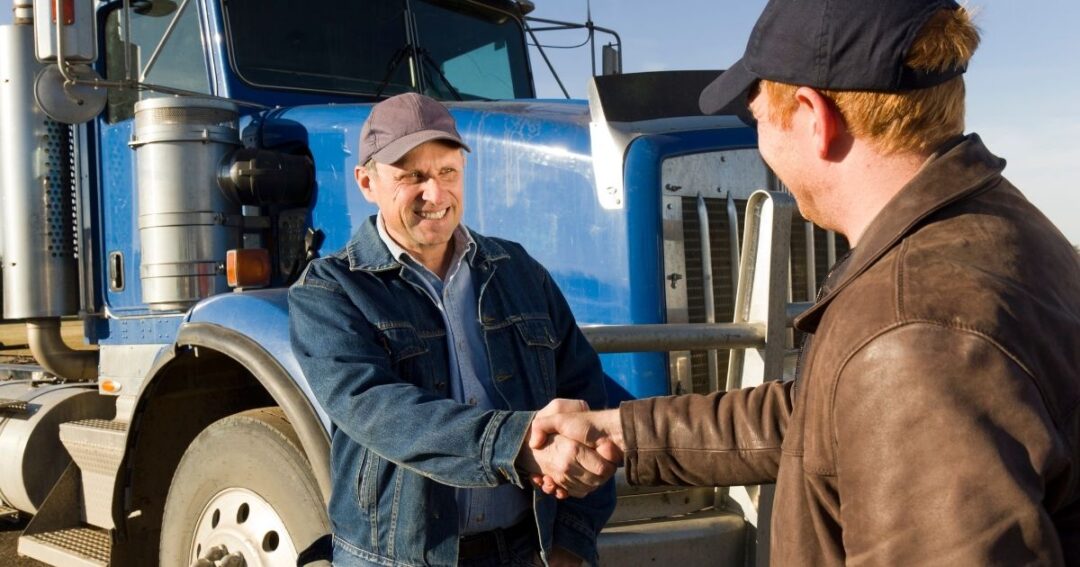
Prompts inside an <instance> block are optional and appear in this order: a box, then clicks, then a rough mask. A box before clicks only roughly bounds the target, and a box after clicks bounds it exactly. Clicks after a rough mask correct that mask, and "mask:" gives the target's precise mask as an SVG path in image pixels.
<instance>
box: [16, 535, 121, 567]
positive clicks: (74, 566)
mask: <svg viewBox="0 0 1080 567" xmlns="http://www.w3.org/2000/svg"><path fill="white" fill-rule="evenodd" d="M111 552H112V541H111V540H110V539H109V532H107V531H105V530H102V529H97V528H87V527H78V528H68V529H63V530H57V531H55V532H44V533H38V534H33V535H24V536H22V537H20V538H19V555H25V556H27V557H30V558H33V559H37V560H38V561H42V562H44V563H48V564H49V565H64V566H65V567H68V566H71V567H107V566H108V564H109V555H110V553H111Z"/></svg>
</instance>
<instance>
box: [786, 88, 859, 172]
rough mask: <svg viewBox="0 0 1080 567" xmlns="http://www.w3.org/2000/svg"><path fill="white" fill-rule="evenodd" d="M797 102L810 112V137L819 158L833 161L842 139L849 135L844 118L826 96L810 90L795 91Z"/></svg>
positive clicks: (800, 89)
mask: <svg viewBox="0 0 1080 567" xmlns="http://www.w3.org/2000/svg"><path fill="white" fill-rule="evenodd" d="M795 100H797V101H798V102H799V105H800V106H802V107H803V108H805V109H806V110H809V111H810V116H811V121H810V123H809V124H807V126H808V127H809V128H811V131H810V136H811V139H812V140H813V144H814V153H815V154H816V155H817V157H818V158H820V159H824V160H832V159H833V158H834V157H835V155H836V153H837V151H838V150H839V149H840V148H841V146H845V145H844V144H842V143H841V141H840V138H841V137H842V136H844V135H846V133H847V127H846V125H845V124H844V116H843V115H842V114H840V110H839V109H838V108H836V105H835V104H833V102H832V100H830V99H829V98H828V97H826V96H825V95H823V94H821V93H820V92H818V91H816V90H814V89H812V88H810V87H799V89H798V90H796V91H795Z"/></svg>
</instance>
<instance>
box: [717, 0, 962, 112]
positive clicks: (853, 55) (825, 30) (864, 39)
mask: <svg viewBox="0 0 1080 567" xmlns="http://www.w3.org/2000/svg"><path fill="white" fill-rule="evenodd" d="M959 7H960V6H959V4H957V3H956V2H955V1H954V0H769V3H768V4H767V5H766V6H765V10H764V11H763V12H762V13H761V17H760V18H758V21H757V24H755V25H754V30H753V31H752V32H751V33H750V41H748V42H747V44H746V52H745V53H744V54H743V56H742V59H739V60H738V61H737V62H736V63H735V64H734V65H732V66H731V68H730V69H728V70H727V71H725V72H723V73H721V74H720V76H719V77H718V78H717V79H716V80H714V81H713V82H712V83H710V84H709V85H708V86H707V87H705V90H703V91H702V92H701V97H700V98H699V99H698V104H699V106H700V107H701V111H702V112H704V113H705V114H717V113H719V112H720V111H722V110H727V111H728V112H734V113H736V114H740V115H741V114H743V113H744V112H745V109H746V103H747V100H746V97H747V94H748V93H749V92H750V89H751V87H753V86H754V85H755V84H756V83H757V81H758V80H760V79H768V80H771V81H777V82H781V83H788V84H792V85H800V86H807V87H813V88H819V89H831V90H860V91H883V92H894V91H904V90H912V89H922V88H928V87H932V86H935V85H939V84H941V83H944V82H945V81H948V80H949V79H952V78H953V77H957V76H959V75H961V74H962V73H963V72H964V71H965V70H967V67H966V66H961V67H957V68H954V69H947V70H944V71H941V72H925V71H919V70H916V69H912V68H910V67H908V66H907V65H906V64H905V63H904V61H905V60H906V58H907V54H908V49H909V48H910V47H911V43H912V41H914V39H915V36H916V35H917V34H918V33H919V31H920V30H921V29H922V27H923V25H925V24H926V22H927V21H928V20H929V19H930V17H931V16H933V15H934V14H935V13H937V12H938V10H942V9H951V10H955V9H957V8H959Z"/></svg>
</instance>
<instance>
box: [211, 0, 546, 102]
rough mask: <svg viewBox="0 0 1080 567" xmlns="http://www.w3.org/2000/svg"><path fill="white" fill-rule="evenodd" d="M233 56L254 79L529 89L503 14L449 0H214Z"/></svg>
mask: <svg viewBox="0 0 1080 567" xmlns="http://www.w3.org/2000/svg"><path fill="white" fill-rule="evenodd" d="M222 4H223V6H224V8H225V16H226V17H225V20H226V27H227V30H228V40H229V45H230V52H231V57H232V62H233V65H234V67H235V69H236V72H237V73H238V74H239V75H240V77H241V78H242V79H244V80H245V81H247V82H248V83H250V84H252V85H257V86H266V87H275V88H286V89H301V90H310V91H322V92H344V93H355V94H360V95H370V96H389V95H394V94H398V93H401V92H406V91H418V92H422V93H424V94H427V95H428V96H431V97H433V98H437V99H441V100H476V99H505V98H529V97H532V96H534V95H533V87H532V79H531V76H530V74H529V68H528V60H527V55H526V49H525V41H524V35H523V32H522V29H521V26H520V24H519V23H518V22H517V20H515V19H514V18H512V17H510V16H509V15H507V14H505V13H503V12H500V11H497V10H494V9H491V8H487V7H484V6H483V5H480V4H479V3H476V2H464V1H460V0H457V1H452V0H368V1H357V0H320V1H318V2H311V1H310V0H307V1H302V0H222Z"/></svg>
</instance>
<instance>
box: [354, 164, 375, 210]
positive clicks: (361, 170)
mask: <svg viewBox="0 0 1080 567" xmlns="http://www.w3.org/2000/svg"><path fill="white" fill-rule="evenodd" d="M353 177H355V178H356V185H357V186H358V187H360V194H361V195H363V196H364V199H366V200H367V202H369V203H374V202H375V189H374V188H373V187H372V186H371V172H370V171H368V169H367V168H366V167H364V166H362V165H358V166H356V169H354V170H353Z"/></svg>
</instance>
